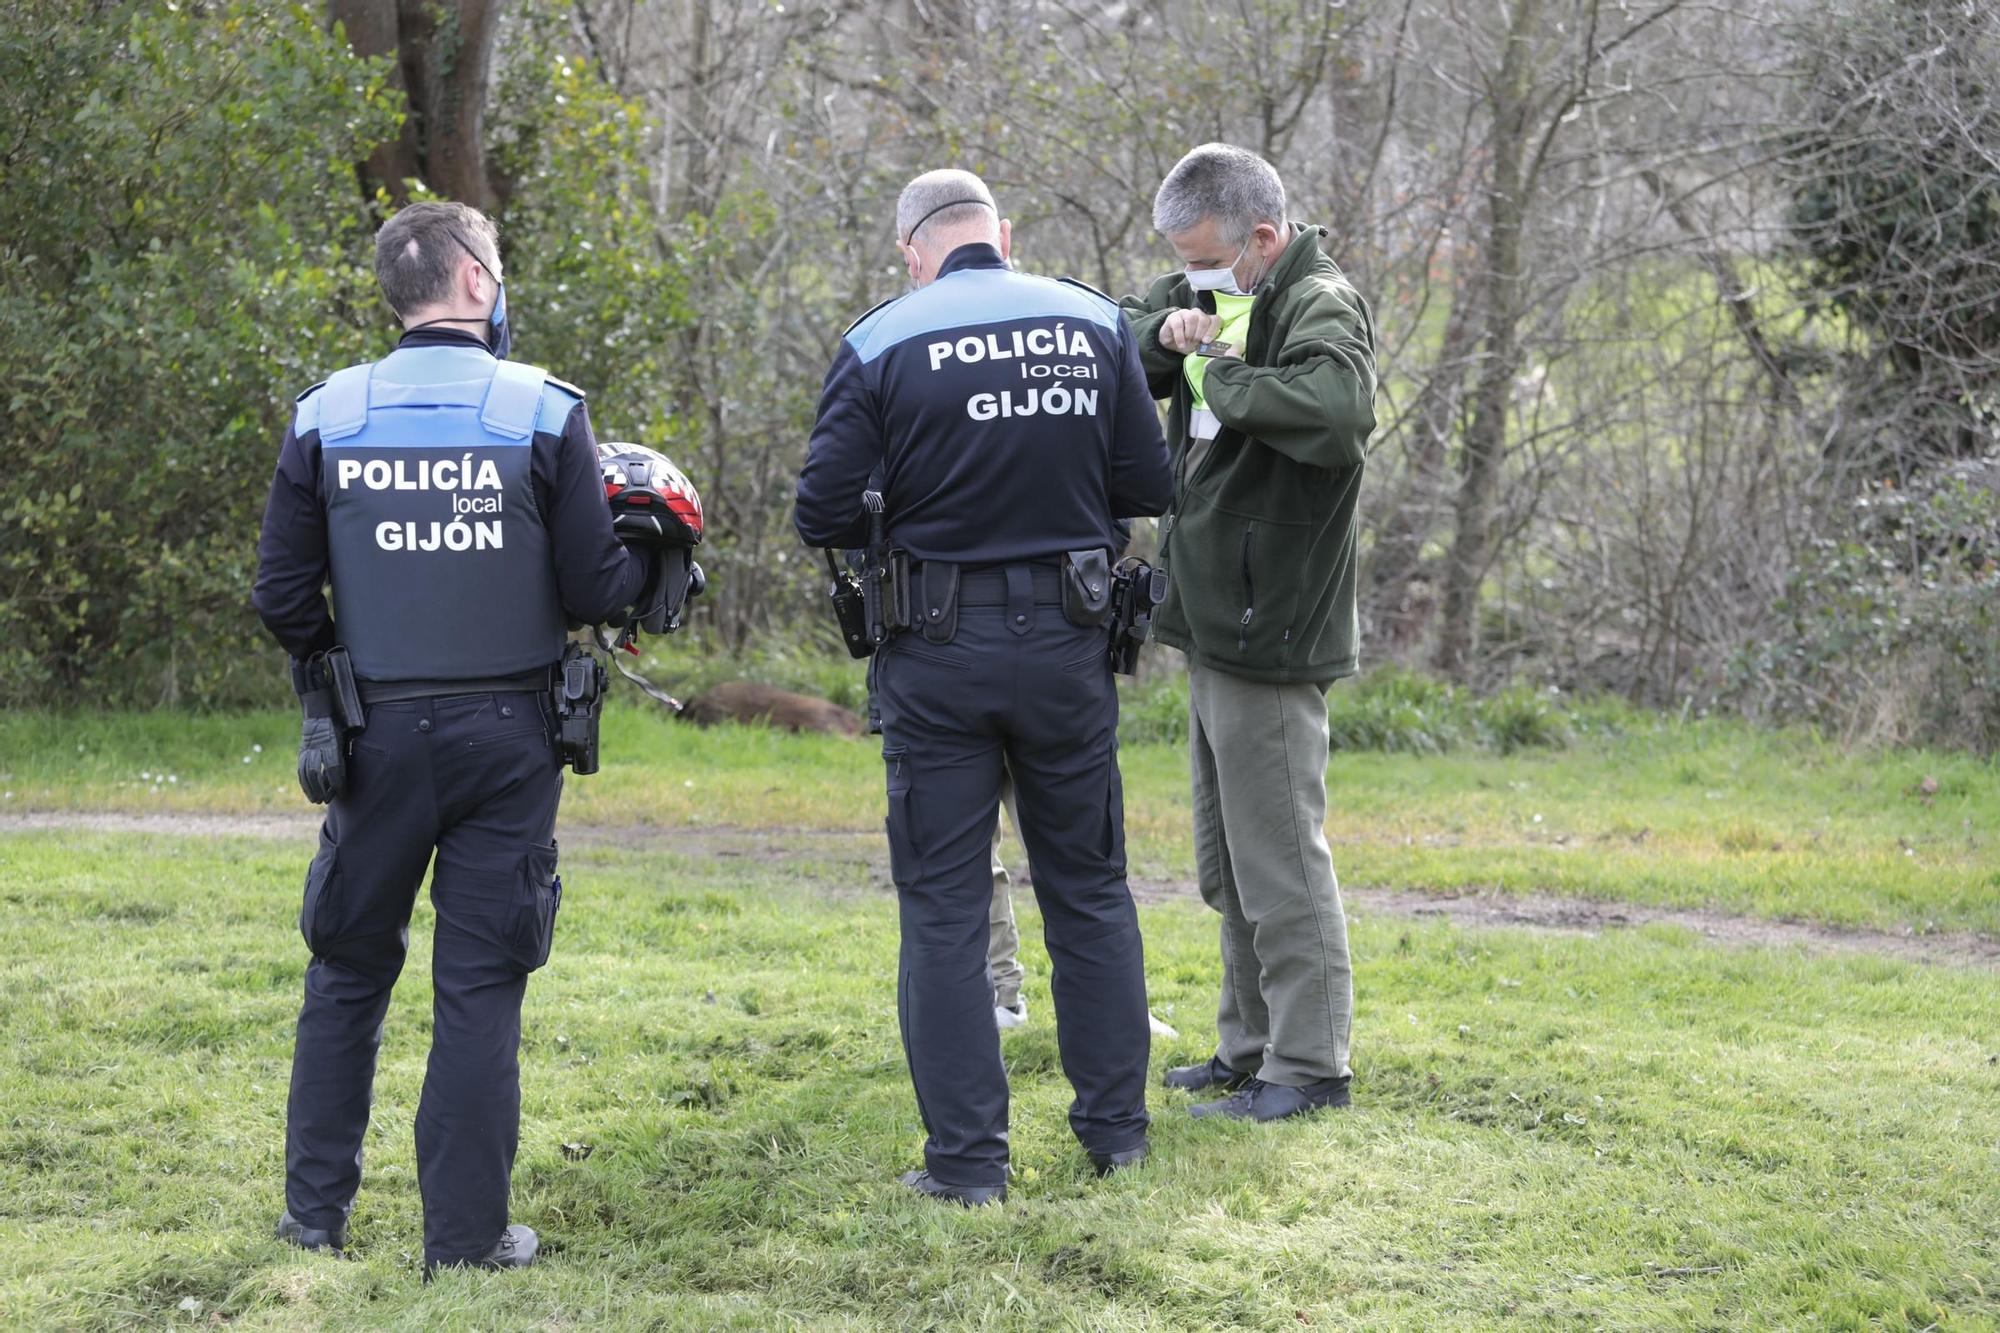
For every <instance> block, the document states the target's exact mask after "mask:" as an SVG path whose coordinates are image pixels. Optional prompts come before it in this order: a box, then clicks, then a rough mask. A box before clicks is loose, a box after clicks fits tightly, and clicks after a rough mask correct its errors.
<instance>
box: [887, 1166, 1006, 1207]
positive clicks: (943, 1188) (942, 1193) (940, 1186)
mask: <svg viewBox="0 0 2000 1333" xmlns="http://www.w3.org/2000/svg"><path fill="white" fill-rule="evenodd" d="M899 1179H900V1180H901V1181H902V1183H903V1184H905V1185H907V1186H909V1187H910V1188H911V1189H913V1190H915V1191H916V1192H917V1193H919V1194H922V1195H924V1196H926V1197H928V1198H932V1199H944V1200H946V1201H947V1202H950V1203H959V1204H964V1205H965V1206H966V1207H967V1208H979V1207H983V1206H984V1205H986V1204H989V1203H1005V1202H1006V1201H1007V1187H1006V1186H1005V1185H1004V1184H1002V1185H947V1184H945V1183H944V1182H943V1181H942V1180H938V1179H935V1178H933V1177H932V1175H931V1173H930V1172H928V1171H906V1172H904V1173H903V1175H902V1176H901V1177H899Z"/></svg>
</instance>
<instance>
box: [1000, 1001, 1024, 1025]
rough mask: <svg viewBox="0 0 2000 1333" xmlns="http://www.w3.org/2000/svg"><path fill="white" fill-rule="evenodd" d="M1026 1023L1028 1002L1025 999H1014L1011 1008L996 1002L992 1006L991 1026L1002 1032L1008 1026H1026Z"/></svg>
mask: <svg viewBox="0 0 2000 1333" xmlns="http://www.w3.org/2000/svg"><path fill="white" fill-rule="evenodd" d="M1027 1025H1028V1002H1027V1001H1026V1000H1016V1001H1014V1007H1013V1008H1012V1009H1009V1008H1007V1007H1006V1006H1004V1005H998V1004H996V1005H994V1006H993V1026H994V1027H996V1028H999V1029H1000V1030H1001V1031H1002V1032H1005V1031H1006V1030H1007V1029H1008V1028H1018V1027H1026V1026H1027Z"/></svg>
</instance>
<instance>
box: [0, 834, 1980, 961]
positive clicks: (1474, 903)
mask: <svg viewBox="0 0 2000 1333" xmlns="http://www.w3.org/2000/svg"><path fill="white" fill-rule="evenodd" d="M318 825H319V819H318V817H317V816H316V815H314V814H311V813H310V812H301V813H299V814H267V815H207V814H115V813H99V812H69V811H63V812H49V813H39V814H27V815H9V816H0V835H4V834H7V833H16V832H31V831H70V832H86V833H135V834H153V835H156V836H160V837H220V838H300V839H303V838H306V837H309V836H310V835H311V834H312V832H313V830H314V829H316V828H317V827H318ZM881 837H882V835H881V834H880V833H879V832H876V831H875V830H872V829H870V830H853V829H810V828H791V829H787V828H780V829H742V828H728V827H717V828H701V829H691V828H665V827H660V826H657V825H632V826H628V827H614V826H607V825H601V824H577V823H565V824H564V826H563V840H564V842H565V843H566V844H567V845H569V846H572V847H609V846H622V847H632V848H668V847H671V848H672V849H673V850H674V851H676V852H678V853H681V854H683V855H706V856H716V857H750V858H754V859H757V860H771V861H783V860H791V859H795V858H797V857H799V856H800V855H802V854H813V853H820V854H824V853H828V852H831V853H834V854H835V855H836V856H837V857H838V859H841V860H853V861H854V862H856V863H857V864H860V865H866V866H867V867H869V870H870V872H871V874H872V876H873V878H875V879H877V880H882V881H886V879H887V869H886V864H885V862H886V858H885V857H884V856H883V854H882V849H881ZM1132 892H1133V894H1134V896H1136V897H1137V898H1138V899H1139V901H1141V902H1161V901H1166V900H1170V899H1185V898H1192V897H1194V896H1196V890H1195V885H1194V882H1193V881H1191V880H1154V879H1138V878H1135V879H1134V880H1133V881H1132ZM1341 894H1342V897H1343V898H1344V899H1345V900H1346V903H1347V907H1348V910H1349V911H1350V912H1351V913H1353V914H1354V915H1356V916H1363V917H1365V916H1369V915H1379V916H1386V917H1407V918H1410V919H1412V920H1424V919H1430V920H1445V921H1452V922H1456V923H1458V924H1460V925H1466V926H1475V927H1493V926H1514V927H1524V928H1527V929H1531V930H1548V931H1558V932H1562V933H1565V934H1576V935H1596V934H1600V933H1602V932H1604V931H1607V930H1621V929H1628V928H1632V927H1637V926H1648V925H1665V926H1673V927H1678V928H1680V929H1684V930H1688V931H1692V932H1693V933H1694V934H1696V935H1699V936H1701V937H1702V938H1704V939H1707V940H1711V941H1713V942H1715V943H1717V944H1722V945H1729V946H1734V947H1738V948H1764V947H1771V948H1786V947H1790V948H1802V949H1806V950H1810V951H1813V952H1818V953H1866V954H1876V955H1881V956H1884V957H1890V958H1900V959H1906V960H1908V961H1911V962H1918V963H1940V964H1945V965H1948V966H1955V967H1977V968H1985V969H1990V970H1994V971H2000V937H1995V936H1991V935H1982V934H1978V933H1975V932H1972V931H1933V932H1929V933H1925V934H1919V933H1917V932H1915V931H1908V932H1902V933H1898V932H1894V931H1887V930H1870V929H1860V928H1848V927H1842V926H1827V925H1819V924H1816V923H1813V922H1808V921H1773V920H1767V919H1765V918H1761V917H1746V916H1730V915H1727V914H1724V913H1720V912H1708V911H1703V910H1701V909H1699V908H1686V907H1649V906H1644V905H1641V904H1638V903H1626V902H1599V901H1596V900H1592V899H1587V898H1560V897H1554V896H1551V895H1547V894H1521V893H1502V892H1473V893H1465V892H1457V893H1428V892H1418V891H1414V890H1409V889H1391V888H1379V887H1371V886H1367V885H1360V886H1356V885H1348V886H1345V887H1343V888H1342V890H1341Z"/></svg>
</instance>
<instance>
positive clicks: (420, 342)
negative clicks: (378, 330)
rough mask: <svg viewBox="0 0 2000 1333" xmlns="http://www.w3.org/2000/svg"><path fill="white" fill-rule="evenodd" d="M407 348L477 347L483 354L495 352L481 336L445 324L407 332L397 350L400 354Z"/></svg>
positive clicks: (397, 344)
mask: <svg viewBox="0 0 2000 1333" xmlns="http://www.w3.org/2000/svg"><path fill="white" fill-rule="evenodd" d="M405 347H477V348H478V349H479V350H480V351H482V352H491V351H492V350H493V349H492V348H490V347H488V346H487V345H486V340H485V339H484V338H481V337H480V336H479V335H477V334H474V333H467V332H465V331H464V330H463V329H454V328H452V327H450V326H449V325H445V324H439V325H437V326H435V327H433V328H428V329H409V330H406V331H405V332H404V334H403V336H402V337H401V338H400V339H399V340H397V343H396V350H397V351H399V352H400V351H402V350H403V349H404V348H405Z"/></svg>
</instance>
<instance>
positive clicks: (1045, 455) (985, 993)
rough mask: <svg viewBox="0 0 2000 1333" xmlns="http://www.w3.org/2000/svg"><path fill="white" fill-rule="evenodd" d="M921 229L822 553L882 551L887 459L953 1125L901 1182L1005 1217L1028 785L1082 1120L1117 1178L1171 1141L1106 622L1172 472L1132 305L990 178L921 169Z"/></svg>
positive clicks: (1059, 1009)
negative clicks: (997, 827) (1044, 273)
mask: <svg viewBox="0 0 2000 1333" xmlns="http://www.w3.org/2000/svg"><path fill="white" fill-rule="evenodd" d="M896 237H897V242H898V249H899V250H900V251H901V253H902V256H903V259H904V261H905V263H906V264H907V266H908V269H909V274H910V279H911V281H912V283H913V284H914V286H915V290H913V291H912V292H911V293H909V294H908V295H906V296H903V297H901V298H898V299H896V300H893V301H890V302H887V303H885V304H883V305H881V306H878V307H877V308H876V309H874V310H872V311H870V312H869V313H868V314H867V315H865V316H864V317H863V318H862V319H861V320H860V322H858V323H857V324H855V325H854V326H853V327H852V328H850V329H849V330H848V331H847V333H846V335H845V337H844V338H843V339H842V341H841V344H840V347H839V349H838V352H837V354H836V356H835V358H834V363H833V367H832V369H831V370H830V371H829V372H828V375H827V380H826V385H825V388H824V389H823V391H822V393H821V397H820V403H819V412H818V418H817V421H816V423H815V425H814V428H813V434H812V440H811V444H810V448H809V450H808V456H807V459H806V465H805V470H804V472H803V473H802V475H801V476H800V478H799V490H798V514H797V522H798V528H799V533H800V535H801V536H802V537H803V538H804V539H805V540H806V542H807V543H809V544H811V545H814V546H821V547H848V548H852V547H859V546H862V545H863V544H864V543H865V542H866V541H867V540H868V537H869V527H870V525H869V516H868V512H867V509H866V507H865V505H864V492H867V491H869V481H870V477H871V474H875V473H876V472H877V469H880V473H879V476H880V480H881V499H882V502H883V509H884V513H885V526H886V536H887V541H888V545H889V546H890V547H892V548H894V549H895V550H897V551H899V552H901V553H903V556H904V557H905V558H906V559H907V561H908V588H909V601H910V608H909V609H910V613H911V614H910V616H909V619H910V620H911V622H912V624H911V625H910V626H909V627H908V628H905V629H904V630H903V631H902V632H901V633H898V634H895V635H894V636H893V637H892V638H890V640H889V641H888V642H887V643H886V644H884V645H883V646H882V647H881V648H880V650H879V651H878V655H877V661H876V674H877V681H876V684H877V689H878V691H879V695H880V706H881V713H882V730H883V748H882V754H883V759H884V762H885V764H886V767H887V785H888V832H889V849H890V862H891V867H892V873H893V875H894V878H895V882H896V890H897V895H898V899H899V901H900V909H901V919H902V947H901V957H900V960H899V967H898V983H897V1005H898V1011H899V1015H900V1019H901V1026H902V1036H903V1045H904V1049H905V1051H906V1053H907V1055H908V1058H909V1065H910V1076H911V1080H912V1081H913V1083H914V1084H915V1087H916V1094H917V1109H918V1112H919V1114H920V1115H921V1116H922V1119H923V1123H924V1128H925V1130H926V1132H927V1134H928V1138H927V1141H926V1143H925V1146H924V1169H922V1170H918V1171H912V1172H910V1173H908V1174H907V1175H905V1176H904V1177H903V1178H902V1181H903V1183H904V1184H905V1185H907V1186H909V1187H910V1188H912V1189H914V1190H916V1191H918V1192H919V1193H922V1194H925V1195H929V1196H932V1197H936V1198H941V1199H947V1200H951V1201H954V1202H958V1203H963V1204H968V1205H973V1204H985V1203H995V1202H999V1201H1000V1200H1002V1199H1004V1198H1005V1197H1006V1185H1007V1164H1008V1152H1007V1074H1006V1070H1005V1067H1004V1066H1003V1065H1002V1063H1001V1059H1000V1041H999V1034H998V1032H997V1031H996V1029H995V1027H994V1014H993V1001H994V995H993V988H992V984H991V982H990V981H989V978H988V974H987V937H988V910H989V907H990V905H991V902H992V899H993V880H992V875H991V869H990V862H989V852H990V850H991V845H992V837H993V829H994V820H995V816H996V813H997V810H998V807H999V802H1000V789H1001V781H1002V773H1003V770H1004V771H1005V772H1007V773H1011V775H1012V777H1013V780H1014V784H1015V790H1016V795H1017V799H1018V801H1019V805H1020V816H1021V819H1020V824H1021V827H1020V833H1021V836H1022V839H1023V841H1024V842H1025V843H1026V845H1027V849H1028V858H1029V860H1030V861H1031V862H1032V864H1033V865H1034V869H1035V874H1034V887H1035V895H1036V898H1037V899H1038V901H1039V902H1040V904H1041V908H1042V915H1043V921H1044V928H1045V936H1046V939H1047V944H1048V951H1049V957H1050V961H1051V964H1052V976H1051V982H1050V989H1051V993H1052V998H1053V1000H1054V1006H1055V1011H1056V1026H1057V1044H1058V1046H1059V1048H1060V1051H1061V1055H1062V1064H1063V1072H1064V1073H1065V1074H1066V1075H1067V1076H1068V1078H1069V1081H1070V1084H1071V1086H1072V1087H1073V1088H1074V1089H1075V1092H1076V1099H1075V1101H1074V1102H1073V1104H1072V1106H1071V1109H1070V1126H1071V1128H1072V1130H1073V1131H1074V1132H1075V1134H1076V1136H1077V1138H1078V1139H1079V1140H1080V1141H1081V1142H1082V1144H1083V1147H1084V1150H1085V1151H1086V1153H1087V1154H1088V1155H1089V1157H1090V1160H1091V1162H1092V1164H1093V1165H1094V1166H1095V1167H1096V1169H1097V1170H1098V1171H1099V1172H1100V1173H1102V1172H1106V1171H1110V1170H1112V1169H1115V1168H1117V1167H1120V1166H1124V1165H1128V1164H1130V1163H1133V1162H1136V1161H1138V1160H1140V1159H1141V1158H1143V1157H1144V1156H1145V1153H1146V1130H1147V1126H1148V1123H1149V1122H1148V1119H1147V1115H1146V1103H1145V1082H1146V1064H1147V1057H1148V1033H1147V1012H1146V983H1145V975H1144V967H1143V960H1142V957H1141V947H1140V939H1139V925H1138V915H1137V912H1136V910H1135V909H1134V907H1133V903H1132V896H1131V893H1130V891H1129V889H1128V887H1127V885H1126V881H1125V838H1124V808H1123V807H1124V795H1123V789H1122V786H1121V784H1120V780H1119V773H1118V752H1117V719H1118V698H1117V693H1116V690H1115V688H1114V686H1113V682H1112V673H1111V667H1110V662H1109V657H1108V653H1107V641H1106V630H1105V628H1104V625H1103V623H1102V621H1103V599H1104V598H1105V597H1107V596H1108V595H1109V586H1108V584H1109V580H1108V577H1107V575H1108V556H1109V553H1110V551H1111V550H1112V549H1113V548H1114V543H1115V539H1114V536H1113V532H1112V523H1113V520H1114V519H1116V518H1125V517H1138V516H1149V515H1155V514H1158V513H1161V512H1162V511H1163V510H1164V509H1165V508H1166V506H1167V503H1168V501H1169V500H1170V498H1171V493H1172V478H1171V475H1170V472H1169V465H1168V459H1167V450H1166V443H1165V440H1164V438H1163V436H1162V434H1161V431H1160V424H1159V419H1158V416H1157V415H1156V413H1155V411H1154V407H1153V403H1152V399H1151V396H1150V394H1149V393H1148V390H1147V386H1146V380H1145V376H1144V374H1143V372H1142V371H1141V368H1140V364H1139V356H1138V350H1137V347H1136V346H1135V343H1134V339H1133V338H1132V336H1131V334H1130V332H1129V330H1128V328H1127V326H1126V324H1125V322H1124V319H1123V317H1122V316H1121V315H1120V313H1119V311H1118V308H1117V306H1116V305H1115V304H1114V303H1113V302H1112V301H1110V300H1109V299H1108V298H1106V297H1104V296H1102V295H1100V294H1099V293H1097V292H1094V291H1092V290H1091V289H1089V288H1087V287H1083V286H1081V285H1080V284H1074V283H1069V282H1061V281H1054V280H1051V279H1047V278H1040V277H1032V276H1029V275H1026V274H1021V273H1016V272H1014V271H1013V270H1012V268H1011V267H1010V265H1009V263H1008V250H1009V245H1010V242H1011V227H1010V225H1009V224H1008V223H1007V222H1006V221H1004V220H1002V219H1001V218H1000V216H999V214H998V211H997V209H996V208H995V206H994V202H993V196H992V194H991V193H990V192H989V191H988V190H987V188H986V186H985V184H984V183H983V182H981V181H980V179H979V178H978V177H977V176H974V175H972V174H971V173H969V172H964V171H934V172H929V173H927V174H925V175H922V176H919V177H917V178H916V179H915V180H913V181H911V182H910V184H909V185H908V186H907V187H905V188H904V190H903V192H902V195H901V197H900V198H899V200H898V201H897V206H896ZM1065 585H1067V596H1066V595H1065V593H1066V586H1065Z"/></svg>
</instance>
